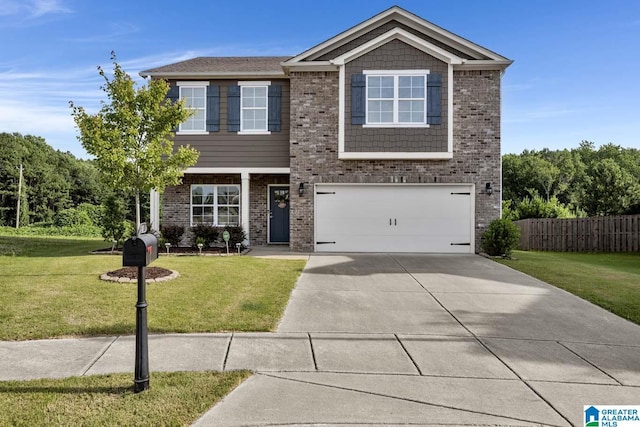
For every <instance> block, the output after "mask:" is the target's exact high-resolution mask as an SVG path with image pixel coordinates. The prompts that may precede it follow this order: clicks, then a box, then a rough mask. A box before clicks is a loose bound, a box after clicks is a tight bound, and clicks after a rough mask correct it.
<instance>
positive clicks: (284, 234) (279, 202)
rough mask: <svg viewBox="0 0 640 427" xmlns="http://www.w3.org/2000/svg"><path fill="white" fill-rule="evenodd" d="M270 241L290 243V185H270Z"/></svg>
mask: <svg viewBox="0 0 640 427" xmlns="http://www.w3.org/2000/svg"><path fill="white" fill-rule="evenodd" d="M269 243H289V187H288V186H286V187H269Z"/></svg>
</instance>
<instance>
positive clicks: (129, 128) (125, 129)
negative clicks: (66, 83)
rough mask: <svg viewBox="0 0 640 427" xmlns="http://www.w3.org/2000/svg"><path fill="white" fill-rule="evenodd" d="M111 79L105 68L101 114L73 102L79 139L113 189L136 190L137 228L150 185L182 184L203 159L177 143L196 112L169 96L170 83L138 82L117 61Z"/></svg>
mask: <svg viewBox="0 0 640 427" xmlns="http://www.w3.org/2000/svg"><path fill="white" fill-rule="evenodd" d="M111 61H112V62H113V78H112V79H111V80H110V79H109V77H108V76H107V74H106V73H105V71H104V70H103V69H102V67H98V73H99V74H100V76H102V78H104V80H105V84H104V86H102V87H101V89H102V90H103V91H104V92H105V93H106V95H107V98H108V100H109V102H108V103H107V102H104V101H102V108H101V109H100V111H99V112H98V113H96V114H88V113H87V112H86V111H85V110H84V108H83V107H78V106H76V105H75V104H74V103H73V101H71V102H70V103H69V105H70V107H71V109H72V113H71V114H72V116H73V119H74V121H75V122H76V126H77V127H78V130H79V132H80V135H79V137H78V139H79V140H80V142H81V143H82V146H83V147H84V149H85V150H87V153H89V154H91V155H93V156H95V158H96V159H95V165H96V167H97V168H98V169H99V170H100V171H101V172H102V174H103V175H104V178H105V182H106V183H107V185H108V186H109V187H110V188H111V189H113V190H125V191H131V192H132V193H133V194H134V195H135V199H136V229H139V227H140V222H141V220H140V194H142V193H147V192H149V191H150V190H151V189H154V188H155V189H157V190H158V191H162V190H163V189H164V187H166V186H168V185H177V184H179V183H180V180H181V178H182V174H183V171H184V170H185V169H186V168H188V167H189V166H192V165H194V164H195V163H196V161H197V160H198V156H199V153H198V152H197V151H196V150H195V149H193V148H191V147H189V146H186V147H185V146H180V147H179V148H178V149H177V150H174V147H173V139H172V138H173V132H172V129H175V128H176V127H178V125H179V124H180V123H182V122H183V121H185V120H186V119H187V118H189V117H190V116H191V115H192V114H193V110H190V109H188V108H187V107H186V106H185V104H184V102H175V103H172V102H171V101H169V100H168V99H166V94H167V92H168V90H169V84H168V83H167V82H166V81H164V80H151V81H150V82H149V83H148V84H146V85H144V86H142V87H137V85H136V84H135V82H134V81H133V79H132V78H131V76H129V75H128V74H127V73H126V72H125V71H124V70H123V69H122V68H121V67H120V65H119V64H118V63H117V62H116V57H115V54H114V53H113V52H111Z"/></svg>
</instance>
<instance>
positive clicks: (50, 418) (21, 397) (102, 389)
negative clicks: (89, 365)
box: [0, 371, 250, 426]
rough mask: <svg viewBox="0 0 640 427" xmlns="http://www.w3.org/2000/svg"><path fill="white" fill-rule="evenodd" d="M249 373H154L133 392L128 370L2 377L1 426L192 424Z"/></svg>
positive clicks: (0, 394) (0, 386)
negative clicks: (60, 376)
mask: <svg viewBox="0 0 640 427" xmlns="http://www.w3.org/2000/svg"><path fill="white" fill-rule="evenodd" d="M249 374H250V373H249V372H247V371H235V372H224V373H221V372H175V373H162V372H154V373H152V374H151V379H150V388H149V390H147V391H144V392H142V393H137V394H134V393H133V385H132V382H133V381H132V379H131V375H130V374H113V375H100V376H89V377H73V378H65V379H44V380H33V381H0V425H3V426H80V425H91V426H128V425H145V426H169V425H171V426H181V425H191V424H192V423H193V422H194V421H196V420H197V419H198V418H200V416H202V415H203V414H204V413H205V412H206V411H207V410H208V409H209V408H211V407H212V406H213V405H214V404H215V403H216V402H217V401H219V400H220V399H222V398H223V397H224V396H225V395H226V394H227V393H229V392H230V391H231V390H232V389H233V388H235V387H237V386H238V385H239V384H240V383H241V382H242V381H243V380H244V379H245V378H247V377H248V376H249Z"/></svg>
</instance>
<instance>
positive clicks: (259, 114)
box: [253, 110, 267, 121]
mask: <svg viewBox="0 0 640 427" xmlns="http://www.w3.org/2000/svg"><path fill="white" fill-rule="evenodd" d="M253 118H254V119H255V120H262V121H264V120H266V119H267V110H253Z"/></svg>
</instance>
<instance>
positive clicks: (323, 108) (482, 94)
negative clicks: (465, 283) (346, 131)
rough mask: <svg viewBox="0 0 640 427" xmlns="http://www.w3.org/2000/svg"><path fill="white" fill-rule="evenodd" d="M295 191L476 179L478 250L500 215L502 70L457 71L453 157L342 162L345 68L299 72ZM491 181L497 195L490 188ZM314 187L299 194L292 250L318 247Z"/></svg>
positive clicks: (294, 77)
mask: <svg viewBox="0 0 640 427" xmlns="http://www.w3.org/2000/svg"><path fill="white" fill-rule="evenodd" d="M290 78H291V118H290V119H291V146H290V153H291V175H290V181H291V186H292V188H294V187H296V186H297V185H298V184H299V183H300V182H304V183H305V185H306V186H307V188H309V189H311V188H313V184H315V183H322V182H325V183H385V182H386V183H388V182H391V179H392V177H394V176H403V177H406V182H407V183H473V184H475V193H476V194H475V200H476V209H475V222H476V227H475V251H476V252H478V251H479V250H480V236H481V234H482V232H483V231H484V230H485V229H486V227H487V226H488V224H489V223H490V222H491V221H492V220H493V219H495V218H498V217H499V215H500V199H501V196H500V194H501V188H500V72H499V71H455V72H454V79H453V80H454V82H453V88H454V93H453V106H454V108H453V115H454V117H453V159H451V160H421V161H403V160H390V161H386V160H356V161H354V160H339V159H338V153H337V152H338V96H339V82H338V73H337V72H292V73H291V75H290ZM487 182H490V183H491V184H492V186H493V190H494V192H493V194H492V195H487V194H486V193H485V191H484V190H485V185H486V183H487ZM313 197H314V196H313V192H312V191H307V192H306V193H305V194H304V195H303V196H297V195H295V196H292V198H291V218H292V220H291V244H290V245H291V247H292V249H293V250H299V251H311V250H313V242H314V235H313V233H314V224H313V216H314V206H313Z"/></svg>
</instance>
